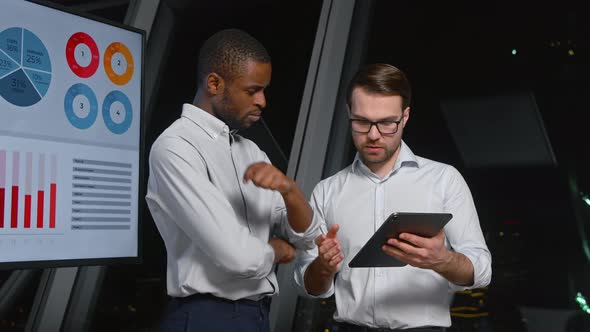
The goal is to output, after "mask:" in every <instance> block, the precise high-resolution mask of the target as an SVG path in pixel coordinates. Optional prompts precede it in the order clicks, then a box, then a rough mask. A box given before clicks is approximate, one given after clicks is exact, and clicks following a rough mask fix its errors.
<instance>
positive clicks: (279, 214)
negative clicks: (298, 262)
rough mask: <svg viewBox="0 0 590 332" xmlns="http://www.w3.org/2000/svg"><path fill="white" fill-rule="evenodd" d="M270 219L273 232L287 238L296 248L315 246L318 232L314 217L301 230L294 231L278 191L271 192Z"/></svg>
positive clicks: (304, 248) (302, 248)
mask: <svg viewBox="0 0 590 332" xmlns="http://www.w3.org/2000/svg"><path fill="white" fill-rule="evenodd" d="M272 220H273V221H274V222H273V223H274V224H275V226H276V227H275V232H276V233H277V234H278V235H279V236H281V237H283V238H285V239H287V240H288V241H289V243H291V244H292V245H293V246H294V247H295V248H296V249H301V250H307V249H313V248H315V243H314V240H315V237H316V236H317V235H316V234H318V232H319V226H320V225H319V223H318V221H317V220H316V218H313V219H312V222H311V224H310V225H309V227H307V229H306V230H305V231H303V232H296V231H295V230H294V229H293V228H292V227H291V224H289V216H288V215H287V208H286V207H285V201H284V200H283V197H282V196H281V194H280V193H278V192H274V194H273V211H272Z"/></svg>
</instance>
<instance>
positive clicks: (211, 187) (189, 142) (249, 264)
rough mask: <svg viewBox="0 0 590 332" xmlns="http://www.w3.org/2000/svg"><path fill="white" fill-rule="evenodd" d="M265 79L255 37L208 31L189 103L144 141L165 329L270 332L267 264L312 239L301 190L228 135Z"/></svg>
mask: <svg viewBox="0 0 590 332" xmlns="http://www.w3.org/2000/svg"><path fill="white" fill-rule="evenodd" d="M270 77H271V63H270V57H269V55H268V53H267V51H266V50H265V48H264V47H263V46H262V45H261V44H260V43H259V42H258V41H257V40H256V39H254V38H253V37H252V36H250V35H248V34H247V33H245V32H243V31H240V30H235V29H228V30H222V31H220V32H218V33H216V34H214V35H213V36H211V37H210V38H209V39H208V40H207V41H205V43H204V44H203V46H202V48H201V50H200V52H199V63H198V80H199V81H198V91H197V93H196V96H195V98H194V101H193V103H192V104H184V105H183V110H182V116H181V117H180V119H178V120H176V122H174V123H173V124H172V125H171V126H170V127H168V128H167V129H166V130H165V131H164V132H163V133H162V134H161V135H160V136H159V137H158V139H157V140H156V141H155V142H154V144H153V146H152V148H151V152H150V156H149V166H150V175H149V181H148V193H147V196H146V200H147V203H148V206H149V209H150V211H151V214H152V216H153V218H154V221H155V223H156V226H157V227H158V230H159V232H160V234H161V236H162V238H163V240H164V243H165V245H166V251H167V289H168V294H169V295H170V296H171V300H170V303H169V305H168V308H167V311H166V313H165V315H164V318H163V321H162V330H164V331H222V332H223V331H228V332H229V331H247V332H261V331H268V330H269V320H268V311H269V305H270V300H269V299H270V296H272V295H274V294H277V293H278V284H277V279H276V276H275V273H274V267H275V264H278V263H286V262H289V261H291V260H292V259H294V257H295V250H294V248H293V247H292V245H294V246H295V247H297V248H301V249H305V248H307V249H309V248H313V246H314V243H313V241H314V237H315V235H314V234H315V232H317V228H316V229H315V230H314V229H313V228H312V227H310V224H311V221H312V214H313V213H312V210H311V207H310V206H309V204H308V203H307V200H306V198H305V197H304V195H303V194H302V192H301V191H300V190H299V189H298V187H297V185H296V184H295V182H294V181H293V180H292V179H289V178H288V177H287V176H285V175H284V174H283V173H282V172H280V171H279V170H278V169H276V168H275V167H273V166H272V165H271V164H270V163H269V160H268V158H267V156H266V154H265V153H264V152H262V151H261V150H260V149H259V148H258V146H257V145H256V144H255V143H253V142H252V141H250V140H248V139H245V138H243V137H241V136H239V135H238V134H237V133H236V130H237V129H239V128H246V127H249V126H251V125H252V124H253V123H255V122H256V121H258V120H259V119H260V116H261V113H262V110H263V109H264V108H265V106H266V99H265V95H264V90H265V88H266V87H267V86H268V84H269V83H270ZM275 234H277V235H279V236H280V238H279V237H274V238H273V235H275ZM291 244H292V245H291Z"/></svg>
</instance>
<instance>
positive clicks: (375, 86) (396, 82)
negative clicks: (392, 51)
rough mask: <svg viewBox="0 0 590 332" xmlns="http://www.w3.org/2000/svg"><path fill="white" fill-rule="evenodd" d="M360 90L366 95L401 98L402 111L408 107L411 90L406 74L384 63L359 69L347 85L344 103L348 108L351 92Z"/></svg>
mask: <svg viewBox="0 0 590 332" xmlns="http://www.w3.org/2000/svg"><path fill="white" fill-rule="evenodd" d="M356 88H362V89H363V90H365V91H366V92H367V93H372V94H378V95H384V96H400V97H402V110H405V109H406V108H407V107H408V106H410V101H411V98H412V89H411V87H410V81H408V79H407V77H406V74H404V72H403V71H401V70H400V69H398V68H396V67H394V66H392V65H389V64H385V63H376V64H370V65H366V66H364V67H363V68H361V69H360V70H359V71H358V72H357V73H356V74H355V75H354V77H353V78H352V80H351V81H350V83H349V84H348V90H347V92H346V102H347V103H348V107H350V104H351V101H352V91H353V90H354V89H356Z"/></svg>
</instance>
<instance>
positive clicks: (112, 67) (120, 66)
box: [103, 42, 134, 85]
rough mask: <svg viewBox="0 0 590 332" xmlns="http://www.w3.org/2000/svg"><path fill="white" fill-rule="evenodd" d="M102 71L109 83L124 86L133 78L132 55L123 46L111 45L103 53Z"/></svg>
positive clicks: (120, 44)
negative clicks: (104, 72)
mask: <svg viewBox="0 0 590 332" xmlns="http://www.w3.org/2000/svg"><path fill="white" fill-rule="evenodd" d="M103 64H104V70H105V71H106V74H107V76H108V78H109V79H110V80H111V82H113V83H115V84H116V85H125V84H127V83H128V82H129V81H130V80H131V77H133V71H134V64H133V55H131V52H130V51H129V48H127V46H125V44H122V43H119V42H114V43H111V44H110V45H109V46H108V47H107V49H106V50H105V52H104V59H103Z"/></svg>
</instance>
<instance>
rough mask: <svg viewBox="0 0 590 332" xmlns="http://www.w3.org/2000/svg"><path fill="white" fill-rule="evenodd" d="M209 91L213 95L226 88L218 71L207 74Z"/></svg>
mask: <svg viewBox="0 0 590 332" xmlns="http://www.w3.org/2000/svg"><path fill="white" fill-rule="evenodd" d="M206 83H207V92H208V93H209V94H211V95H217V94H221V93H223V89H224V88H225V82H224V80H223V78H222V77H221V76H219V75H218V74H216V73H209V75H207V81H206Z"/></svg>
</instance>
